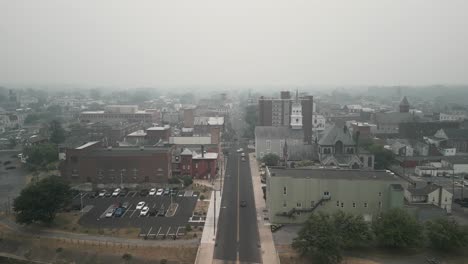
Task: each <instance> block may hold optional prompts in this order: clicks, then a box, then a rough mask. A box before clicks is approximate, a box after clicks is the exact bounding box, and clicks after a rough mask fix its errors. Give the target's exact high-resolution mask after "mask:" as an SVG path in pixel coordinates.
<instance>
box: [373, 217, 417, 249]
mask: <svg viewBox="0 0 468 264" xmlns="http://www.w3.org/2000/svg"><path fill="white" fill-rule="evenodd" d="M372 227H373V231H374V234H375V237H376V238H377V241H378V242H379V243H380V244H381V245H382V246H386V247H392V248H403V247H412V246H417V245H418V244H420V242H421V241H422V240H423V236H422V231H423V228H422V225H421V224H420V223H419V222H418V220H417V219H416V218H415V217H414V216H412V215H410V214H409V213H408V212H406V211H405V210H403V209H400V208H394V209H391V210H389V211H387V212H386V213H384V214H383V215H382V216H381V217H380V218H378V219H376V220H375V221H374V222H373V226H372Z"/></svg>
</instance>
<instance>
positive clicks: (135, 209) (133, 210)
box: [130, 209, 137, 218]
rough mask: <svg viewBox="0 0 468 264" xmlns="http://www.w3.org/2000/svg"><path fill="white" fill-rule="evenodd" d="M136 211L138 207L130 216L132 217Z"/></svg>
mask: <svg viewBox="0 0 468 264" xmlns="http://www.w3.org/2000/svg"><path fill="white" fill-rule="evenodd" d="M136 211H137V210H136V209H135V210H133V213H132V214H131V215H130V218H132V217H133V214H135V212H136Z"/></svg>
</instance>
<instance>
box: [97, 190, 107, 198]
mask: <svg viewBox="0 0 468 264" xmlns="http://www.w3.org/2000/svg"><path fill="white" fill-rule="evenodd" d="M106 193H107V190H105V189H103V190H100V191H99V197H104V196H106Z"/></svg>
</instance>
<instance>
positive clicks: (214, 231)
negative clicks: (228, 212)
mask: <svg viewBox="0 0 468 264" xmlns="http://www.w3.org/2000/svg"><path fill="white" fill-rule="evenodd" d="M213 193H214V206H213V210H214V214H213V226H214V228H213V236H214V239H215V240H216V187H215V188H214V192H213Z"/></svg>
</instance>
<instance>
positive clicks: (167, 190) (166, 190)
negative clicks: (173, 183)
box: [163, 188, 171, 195]
mask: <svg viewBox="0 0 468 264" xmlns="http://www.w3.org/2000/svg"><path fill="white" fill-rule="evenodd" d="M170 193H171V189H169V188H167V189H165V190H164V193H163V194H164V195H169V194H170Z"/></svg>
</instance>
